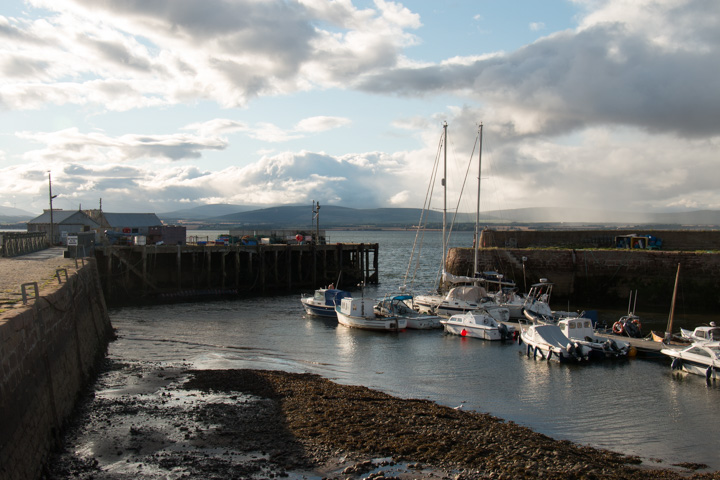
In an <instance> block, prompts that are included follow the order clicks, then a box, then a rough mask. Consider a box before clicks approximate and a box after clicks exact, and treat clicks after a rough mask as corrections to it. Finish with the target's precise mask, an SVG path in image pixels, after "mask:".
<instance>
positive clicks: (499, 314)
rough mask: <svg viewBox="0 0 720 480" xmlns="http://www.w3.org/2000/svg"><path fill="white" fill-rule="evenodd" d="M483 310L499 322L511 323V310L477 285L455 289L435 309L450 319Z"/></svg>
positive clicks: (437, 312) (438, 313)
mask: <svg viewBox="0 0 720 480" xmlns="http://www.w3.org/2000/svg"><path fill="white" fill-rule="evenodd" d="M478 309H482V310H485V312H486V313H487V314H489V315H490V316H491V317H493V318H494V319H495V320H497V321H498V322H508V321H510V310H509V309H507V308H506V307H503V306H501V305H498V304H496V303H495V301H494V300H493V298H492V297H490V296H488V294H487V291H486V290H485V289H484V288H483V287H480V286H477V285H462V286H458V287H453V288H451V289H450V291H449V292H448V293H447V295H445V298H443V299H442V300H441V301H440V303H439V304H437V305H436V306H435V308H434V312H435V313H436V314H437V315H442V316H447V317H450V316H452V315H455V314H458V313H465V312H470V311H473V310H478Z"/></svg>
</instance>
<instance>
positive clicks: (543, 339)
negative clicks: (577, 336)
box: [520, 325, 591, 362]
mask: <svg viewBox="0 0 720 480" xmlns="http://www.w3.org/2000/svg"><path fill="white" fill-rule="evenodd" d="M520 339H521V341H523V342H525V344H526V345H527V355H528V356H530V355H531V354H532V356H533V357H534V358H536V357H537V356H538V355H540V357H541V358H543V359H546V360H550V359H551V358H553V357H554V358H556V359H557V360H558V361H560V362H579V361H581V360H587V359H588V358H589V356H590V351H591V348H590V347H588V346H586V345H581V344H580V343H579V342H577V341H573V340H570V339H569V338H568V337H566V336H565V334H564V333H563V332H562V330H560V327H558V326H557V325H529V326H525V327H523V330H522V332H520Z"/></svg>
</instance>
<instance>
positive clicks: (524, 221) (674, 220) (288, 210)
mask: <svg viewBox="0 0 720 480" xmlns="http://www.w3.org/2000/svg"><path fill="white" fill-rule="evenodd" d="M421 214H422V210H421V209H419V208H350V207H343V206H335V205H322V206H321V207H320V226H321V228H343V227H347V228H372V227H378V228H390V227H396V228H405V227H410V226H413V225H417V224H418V223H420V219H421ZM158 217H160V218H161V219H162V220H164V221H166V222H176V221H180V220H181V221H185V222H198V223H201V224H205V225H208V226H216V227H217V226H223V228H227V227H228V226H230V227H243V226H245V227H260V228H295V227H300V228H306V227H310V226H312V225H313V214H312V207H311V206H310V205H283V206H273V207H268V208H260V209H258V208H256V207H253V206H250V205H230V204H216V205H203V206H197V207H193V208H188V209H185V210H177V211H174V212H166V213H162V214H158ZM447 218H448V222H451V221H452V219H453V213H451V212H448V215H447ZM424 220H425V225H426V226H428V227H431V228H432V227H440V226H441V225H442V212H440V211H437V210H433V211H430V212H428V213H427V215H426V216H425V217H424ZM474 222H475V214H474V213H460V214H458V215H457V218H456V219H455V223H456V225H459V224H473V223H474ZM480 222H481V224H482V225H483V226H484V225H514V224H520V225H532V224H546V226H548V225H556V226H559V225H562V226H563V227H570V226H574V228H584V227H587V228H598V227H599V226H609V227H614V226H634V225H638V226H640V225H644V226H647V225H653V226H655V227H656V228H680V227H682V226H689V227H695V228H703V227H718V226H720V211H715V210H699V211H694V212H666V213H639V212H617V211H610V210H599V209H597V210H593V209H579V208H549V207H535V208H520V209H513V210H495V211H490V212H483V213H482V215H481V218H480Z"/></svg>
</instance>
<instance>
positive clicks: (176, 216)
mask: <svg viewBox="0 0 720 480" xmlns="http://www.w3.org/2000/svg"><path fill="white" fill-rule="evenodd" d="M257 208H258V207H257V206H251V205H232V204H229V203H215V204H210V205H200V206H198V207H191V208H185V209H182V210H175V211H172V212H165V213H158V214H157V216H158V217H159V218H160V219H162V220H166V219H169V220H205V219H207V218H214V217H219V216H221V215H228V214H232V213H238V212H247V211H249V210H256V209H257Z"/></svg>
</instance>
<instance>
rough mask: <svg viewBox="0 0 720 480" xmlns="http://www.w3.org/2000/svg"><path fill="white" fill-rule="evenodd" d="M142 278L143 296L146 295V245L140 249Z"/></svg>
mask: <svg viewBox="0 0 720 480" xmlns="http://www.w3.org/2000/svg"><path fill="white" fill-rule="evenodd" d="M141 255H142V276H143V294H144V295H147V293H148V291H147V288H148V278H147V245H143V247H142V254H141Z"/></svg>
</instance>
